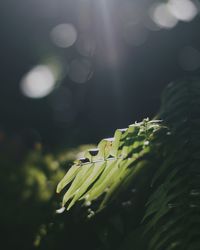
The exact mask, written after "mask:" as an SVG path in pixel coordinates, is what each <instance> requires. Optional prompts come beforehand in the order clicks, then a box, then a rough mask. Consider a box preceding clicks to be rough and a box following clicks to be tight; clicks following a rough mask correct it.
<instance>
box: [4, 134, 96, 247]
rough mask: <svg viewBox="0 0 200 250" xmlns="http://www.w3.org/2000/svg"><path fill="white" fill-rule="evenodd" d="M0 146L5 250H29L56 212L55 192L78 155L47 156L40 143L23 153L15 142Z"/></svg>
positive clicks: (68, 152)
mask: <svg viewBox="0 0 200 250" xmlns="http://www.w3.org/2000/svg"><path fill="white" fill-rule="evenodd" d="M4 137H5V135H4V134H3V133H1V138H2V140H1V142H0V147H1V150H0V168H1V169H0V190H1V191H0V192H1V202H0V222H1V223H0V229H1V236H2V237H1V238H2V245H3V246H4V247H5V248H6V249H13V248H15V249H16V248H17V249H18V248H19V249H32V248H34V247H35V246H38V245H39V244H40V240H41V238H42V236H44V235H45V234H46V232H47V229H48V227H49V226H51V225H52V223H50V221H51V220H52V218H53V215H54V214H55V211H56V209H58V208H59V206H60V205H59V199H57V198H55V188H56V185H57V183H58V181H59V180H60V179H61V178H62V177H63V175H64V173H65V171H66V170H67V167H69V166H70V162H72V161H73V160H75V159H76V158H77V154H78V153H79V152H80V151H83V150H85V149H86V148H88V147H91V145H88V146H87V145H86V146H81V147H79V148H77V149H64V150H62V151H60V152H57V153H54V154H53V153H47V152H45V150H44V149H43V148H42V145H41V144H40V143H36V144H35V145H34V148H32V149H31V150H28V151H27V150H26V151H25V150H24V149H23V146H22V145H19V144H18V143H17V140H16V139H14V140H9V139H4Z"/></svg>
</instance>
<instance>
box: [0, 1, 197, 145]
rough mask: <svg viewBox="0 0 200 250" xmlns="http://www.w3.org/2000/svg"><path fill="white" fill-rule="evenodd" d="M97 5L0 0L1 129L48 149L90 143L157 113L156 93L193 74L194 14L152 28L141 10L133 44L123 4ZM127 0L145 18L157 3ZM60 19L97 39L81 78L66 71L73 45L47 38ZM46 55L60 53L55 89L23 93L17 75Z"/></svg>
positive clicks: (74, 50) (74, 55) (74, 51)
mask: <svg viewBox="0 0 200 250" xmlns="http://www.w3.org/2000/svg"><path fill="white" fill-rule="evenodd" d="M101 2H106V1H104V0H99V1H98V0H96V1H94V0H93V1H84V0H82V1H81V0H18V1H13V0H6V1H4V2H3V1H1V2H0V11H1V15H0V19H1V20H0V30H1V34H0V55H1V58H0V63H1V65H0V127H1V129H2V130H3V131H4V132H6V133H7V134H9V135H11V136H15V135H20V136H21V137H22V138H23V140H24V141H25V142H26V143H27V145H28V146H31V145H32V143H34V142H37V141H41V142H42V143H44V144H45V145H46V146H47V147H49V148H56V147H60V146H63V145H64V146H75V145H77V144H82V143H90V142H92V143H94V142H95V143H96V142H97V141H98V140H99V139H101V138H102V137H107V136H112V134H113V131H114V129H116V128H120V127H126V126H127V125H129V124H131V123H133V122H134V121H136V120H137V121H139V120H141V119H142V118H145V117H153V116H154V114H156V112H157V111H158V110H159V106H160V96H161V92H162V91H163V89H164V87H165V86H166V85H167V84H168V83H169V82H170V81H172V80H175V79H177V78H181V77H183V76H188V75H190V76H191V75H198V74H199V72H200V70H199V66H198V63H199V60H200V59H199V58H200V56H199V52H198V49H199V50H200V18H199V15H197V16H196V17H195V18H194V19H193V20H192V21H191V22H179V23H178V24H177V25H176V26H175V27H173V28H171V29H165V28H161V29H160V30H158V31H151V30H148V29H147V28H146V27H145V26H144V23H143V21H141V20H143V19H141V14H140V13H139V17H140V20H139V21H138V23H137V26H136V29H135V30H134V29H133V34H134V32H135V36H140V33H139V35H138V33H137V32H138V30H139V32H140V29H142V32H143V29H145V32H146V33H148V35H147V36H145V38H146V39H145V41H143V42H141V44H140V41H139V42H138V44H134V39H133V44H131V43H127V42H126V41H125V39H123V36H122V34H123V29H122V28H121V26H120V22H121V21H120V20H121V19H120V17H119V16H120V15H119V14H120V12H121V11H122V4H125V3H126V2H127V1H122V0H115V1H114V0H113V1H107V5H106V8H101ZM129 2H134V4H135V6H139V7H140V9H142V11H141V12H142V13H143V15H144V16H148V10H149V8H150V6H151V5H152V4H153V3H154V2H155V1H149V0H148V1H147V0H135V1H134V0H132V1H129ZM196 3H197V2H196ZM85 5H86V6H87V8H86V7H84V6H85ZM88 6H89V7H88ZM119 6H121V7H119ZM197 8H198V6H197ZM105 9H106V14H105V13H104V12H105ZM85 12H86V13H85ZM125 13H126V12H125ZM136 13H137V12H136ZM84 15H85V17H86V18H89V22H88V23H87V27H81V24H83V23H82V21H83V20H82V19H81V17H82V16H84ZM124 17H125V19H126V14H125V16H124ZM127 18H128V21H131V20H129V17H128V16H127ZM83 19H84V18H83ZM80 20H81V21H80ZM147 22H148V21H147ZM149 22H150V21H149ZM61 23H71V24H73V25H74V27H75V28H76V30H77V34H78V38H79V36H80V35H81V34H88V35H89V36H92V37H93V39H94V41H95V44H96V47H95V52H94V53H92V54H91V55H89V56H88V55H87V56H85V57H86V59H87V60H89V61H90V62H91V63H92V75H91V77H90V79H89V80H88V81H85V82H84V83H77V82H75V81H73V80H72V79H70V77H69V76H68V74H67V67H68V65H69V64H70V62H71V61H72V60H74V59H76V58H80V57H83V56H82V55H80V53H78V51H77V47H76V43H74V44H73V45H72V46H70V47H68V48H59V47H58V46H56V45H55V44H54V43H53V42H52V39H51V37H50V32H51V30H52V29H53V28H54V27H55V26H56V25H58V24H61ZM83 26H84V25H83ZM141 27H142V28H141ZM146 33H145V34H146ZM139 40H140V39H139ZM136 43H137V41H136ZM188 46H189V47H190V49H191V47H192V48H193V49H194V51H192V49H191V50H189V52H191V51H192V52H191V54H190V53H189V52H188V53H189V54H187V53H186V54H187V55H186V56H185V57H184V56H183V57H184V60H186V66H184V65H185V64H184V62H183V63H182V64H181V62H180V60H182V59H180V58H182V57H181V55H182V52H183V51H184V48H185V47H188ZM192 53H193V54H192ZM113 55H114V59H113V57H112V56H113ZM49 57H59V58H60V60H61V62H62V68H63V76H62V79H60V80H59V84H58V87H56V89H55V90H54V91H52V92H51V93H50V94H49V95H47V96H46V97H44V98H40V99H32V98H28V97H26V96H24V95H23V94H22V92H21V89H20V81H21V79H22V78H23V76H24V75H25V74H26V73H27V72H28V71H30V70H31V68H33V67H34V66H36V65H38V64H42V62H43V61H44V59H45V58H49ZM185 58H186V59H185ZM188 65H189V66H188ZM191 65H192V66H191ZM193 66H194V67H193ZM65 69H66V70H65Z"/></svg>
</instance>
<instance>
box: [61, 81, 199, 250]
mask: <svg viewBox="0 0 200 250" xmlns="http://www.w3.org/2000/svg"><path fill="white" fill-rule="evenodd" d="M199 163H200V81H199V80H198V79H189V80H179V81H176V82H173V83H171V84H170V85H169V86H168V87H167V88H166V90H165V91H164V93H163V96H162V105H161V109H160V111H159V113H158V114H157V115H156V117H155V118H154V119H153V120H149V119H144V120H143V121H142V122H140V123H134V124H132V125H130V126H129V127H128V128H126V129H118V130H116V132H115V134H114V137H113V138H108V139H104V140H102V141H101V142H100V143H99V144H98V147H97V148H96V149H91V150H87V151H86V152H85V154H84V158H81V159H80V160H78V161H75V163H74V165H73V166H72V167H71V168H70V169H69V171H68V172H67V173H66V175H65V176H64V177H63V178H62V180H61V181H60V182H59V184H58V186H57V192H58V193H60V192H61V193H62V194H63V199H62V206H63V207H64V208H66V209H67V210H71V209H72V208H73V207H85V209H84V208H83V210H85V211H87V217H89V218H91V217H96V216H97V217H98V216H99V214H103V213H105V211H110V213H109V212H107V213H108V214H107V215H106V216H107V217H106V216H105V217H106V218H107V219H105V218H104V219H105V222H104V223H103V222H102V224H103V227H102V228H103V229H102V230H104V233H105V234H104V233H100V238H101V240H102V242H103V244H104V246H103V247H102V248H98V249H120V250H129V249H138V250H147V249H148V250H180V249H181V250H198V249H200V166H199ZM72 210H73V209H72ZM100 216H101V215H100ZM110 225H112V228H114V229H111V230H110V229H109V228H110ZM114 231H115V232H118V234H116V235H120V237H118V236H117V237H118V239H119V241H117V240H116V241H117V244H113V243H112V236H111V235H112V234H113V232H114ZM103 235H104V236H105V237H104V238H103ZM109 239H110V240H109Z"/></svg>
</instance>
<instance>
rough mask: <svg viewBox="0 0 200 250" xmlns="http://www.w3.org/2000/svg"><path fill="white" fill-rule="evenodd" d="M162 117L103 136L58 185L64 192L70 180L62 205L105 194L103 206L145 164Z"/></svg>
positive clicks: (69, 204) (102, 200)
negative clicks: (112, 135)
mask: <svg viewBox="0 0 200 250" xmlns="http://www.w3.org/2000/svg"><path fill="white" fill-rule="evenodd" d="M160 123H161V121H160V120H153V121H149V120H148V119H145V120H143V121H142V122H141V123H135V124H133V125H130V126H129V127H128V128H126V129H118V130H116V132H115V134H114V137H113V138H108V139H104V140H102V141H101V142H100V143H99V144H98V147H97V149H91V150H88V151H86V152H85V158H83V159H80V160H78V161H76V162H75V163H74V165H73V166H72V168H71V169H70V170H69V171H68V172H67V174H66V175H65V176H64V178H63V179H62V180H61V181H60V183H59V184H58V186H57V192H58V193H59V192H61V191H62V190H63V189H64V188H65V187H67V186H68V185H69V184H70V186H69V187H68V189H67V191H66V193H65V194H64V197H63V202H62V205H63V206H65V205H66V204H67V209H70V208H71V207H72V206H73V205H74V204H75V203H76V202H77V201H80V200H83V202H84V204H85V205H86V206H90V204H91V203H92V202H93V201H94V200H97V199H99V198H100V197H101V203H100V205H99V210H101V209H102V208H103V207H104V206H105V205H106V204H107V203H108V202H109V201H111V200H112V199H113V198H114V197H115V196H114V194H116V193H119V192H121V191H122V190H123V189H125V187H127V186H129V184H130V183H132V184H133V179H134V177H136V176H137V174H138V173H140V171H141V169H142V168H144V167H145V165H146V164H145V162H144V161H142V159H144V158H145V157H147V155H148V154H149V153H150V151H152V150H150V148H151V145H152V142H153V141H154V140H155V138H156V134H157V133H158V131H160V129H161V127H163V126H161V124H160Z"/></svg>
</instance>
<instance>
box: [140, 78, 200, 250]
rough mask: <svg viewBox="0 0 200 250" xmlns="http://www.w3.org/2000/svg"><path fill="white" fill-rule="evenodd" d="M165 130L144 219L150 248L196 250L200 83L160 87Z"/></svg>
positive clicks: (199, 218) (199, 233) (199, 234)
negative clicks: (167, 131) (168, 134)
mask: <svg viewBox="0 0 200 250" xmlns="http://www.w3.org/2000/svg"><path fill="white" fill-rule="evenodd" d="M158 117H159V118H162V119H163V120H164V121H165V122H166V124H167V125H168V126H169V127H170V129H171V139H170V140H168V142H165V143H164V142H163V145H164V151H165V152H166V157H165V158H164V159H163V163H162V164H161V165H160V166H159V168H158V169H157V171H156V172H155V174H154V177H153V180H152V189H153V190H154V191H153V192H152V194H151V196H150V198H149V200H148V202H147V210H146V214H145V216H144V219H143V220H144V223H145V233H147V232H151V235H152V237H151V240H150V244H149V249H150V250H163V249H166V250H172V249H173V250H174V249H184V250H195V249H200V166H199V155H200V132H199V131H200V82H199V81H198V80H190V81H182V82H176V83H173V84H171V85H169V87H168V88H167V89H166V91H165V93H164V96H163V105H162V108H161V111H160V113H159V115H158Z"/></svg>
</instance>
